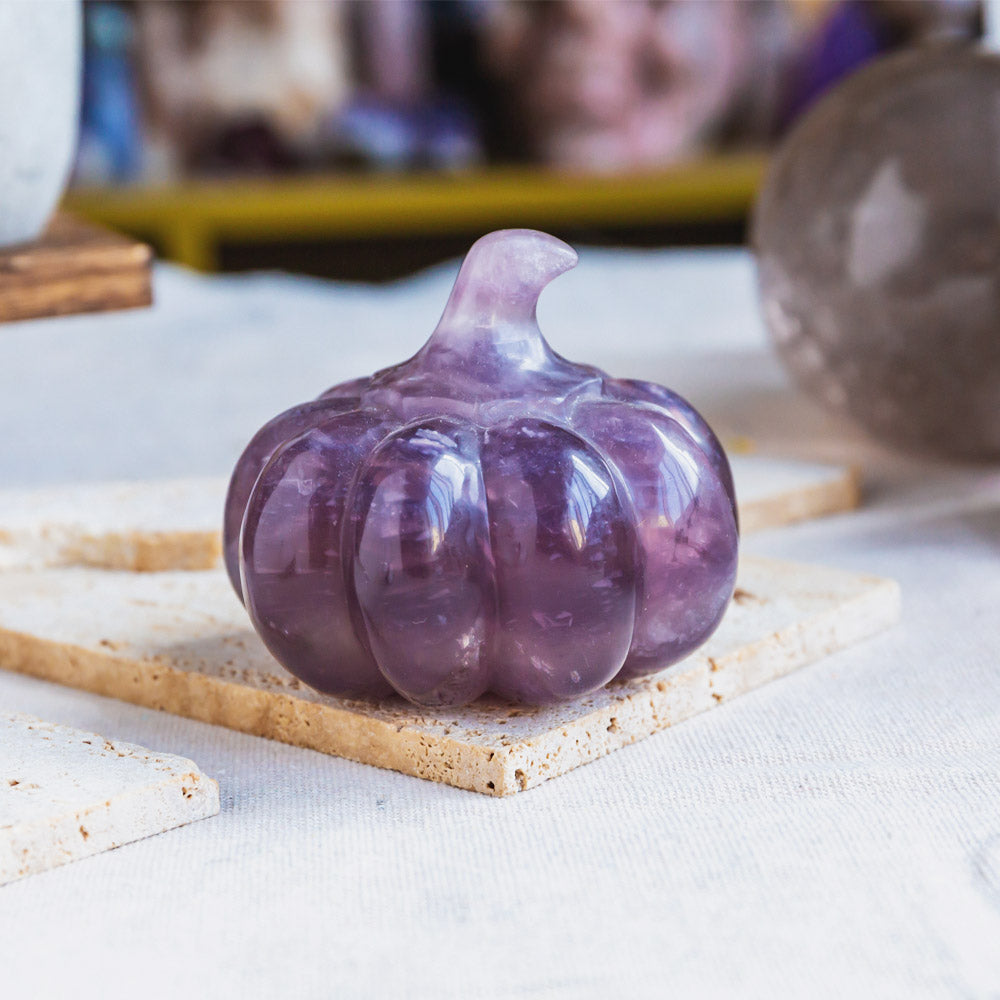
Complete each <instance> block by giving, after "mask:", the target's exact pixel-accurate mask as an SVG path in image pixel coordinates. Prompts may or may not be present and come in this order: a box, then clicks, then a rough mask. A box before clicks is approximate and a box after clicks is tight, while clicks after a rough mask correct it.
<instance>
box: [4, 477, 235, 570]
mask: <svg viewBox="0 0 1000 1000" xmlns="http://www.w3.org/2000/svg"><path fill="white" fill-rule="evenodd" d="M225 489H226V484H225V482H224V481H223V480H221V479H214V478H211V477H205V478H199V479H171V480H159V481H157V480H147V481H140V482H133V483H128V482H123V483H74V484H72V485H67V486H48V487H45V488H43V489H33V490H32V489H9V490H0V570H4V569H8V570H9V569H37V568H41V567H53V566H93V567H95V568H100V569H122V570H133V571H137V572H156V571H163V570H180V569H186V570H195V569H211V568H212V567H213V566H215V565H216V564H217V563H218V561H219V557H220V555H221V551H222V537H221V532H220V521H221V516H222V501H223V498H224V496H225Z"/></svg>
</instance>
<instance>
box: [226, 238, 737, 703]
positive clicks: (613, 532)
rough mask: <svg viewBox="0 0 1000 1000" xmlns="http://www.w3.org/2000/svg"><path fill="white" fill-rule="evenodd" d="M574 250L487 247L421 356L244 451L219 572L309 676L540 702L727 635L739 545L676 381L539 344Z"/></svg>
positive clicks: (714, 460)
mask: <svg viewBox="0 0 1000 1000" xmlns="http://www.w3.org/2000/svg"><path fill="white" fill-rule="evenodd" d="M575 263H576V254H575V253H574V252H573V250H572V249H571V248H570V247H568V246H566V244H564V243H562V242H560V241H559V240H557V239H555V238H553V237H551V236H547V235H545V234H543V233H537V232H533V231H530V230H509V231H505V232H499V233H492V234H490V235H488V236H485V237H483V238H482V239H481V240H479V241H478V242H477V243H476V244H475V245H474V246H473V247H472V249H471V250H470V252H469V254H468V256H467V257H466V259H465V262H464V264H463V266H462V269H461V272H460V274H459V276H458V280H457V281H456V283H455V287H454V289H453V291H452V293H451V297H450V299H449V301H448V304H447V307H446V309H445V311H444V315H443V316H442V318H441V321H440V322H439V324H438V326H437V329H436V330H435V331H434V334H433V335H432V336H431V338H430V340H428V342H427V343H426V344H425V345H424V347H423V348H422V349H421V350H420V351H419V352H418V353H417V354H416V355H415V356H414V357H412V358H411V359H410V360H408V361H405V362H403V363H402V364H400V365H397V366H395V367H393V368H387V369H385V370H383V371H381V372H377V373H376V374H375V375H373V376H372V377H371V378H365V379H359V380H357V381H354V382H348V383H345V384H344V385H340V386H337V387H335V388H333V389H331V390H329V391H328V392H326V393H324V394H323V395H322V396H321V397H320V398H319V399H317V400H315V401H313V402H309V403H305V404H303V405H301V406H297V407H294V408H293V409H291V410H288V411H287V412H285V413H283V414H281V415H280V416H278V417H276V418H275V419H274V420H272V421H271V422H270V423H268V424H267V425H265V426H264V427H263V428H262V429H261V430H260V431H259V432H258V433H257V435H256V436H255V437H254V438H253V440H252V441H251V442H250V444H249V445H248V446H247V449H246V451H245V452H244V453H243V455H242V457H241V458H240V459H239V461H238V463H237V465H236V469H235V471H234V473H233V477H232V482H231V484H230V488H229V495H228V497H227V500H226V512H225V554H226V564H227V568H228V571H229V574H230V578H231V580H232V582H233V586H234V587H235V588H236V590H237V592H238V593H239V594H240V596H241V597H242V599H243V600H244V603H245V604H246V607H247V610H248V611H249V613H250V617H251V618H252V620H253V624H254V626H255V627H256V629H257V631H258V632H259V633H260V635H261V637H262V638H263V640H264V642H265V643H266V644H267V646H268V648H269V649H270V650H271V652H272V653H273V654H274V656H275V657H276V658H277V659H278V660H279V661H280V662H281V663H282V664H284V666H285V667H286V668H287V669H288V670H289V671H291V672H292V673H293V674H295V675H296V676H297V677H299V678H300V679H301V680H303V681H305V682H306V683H307V684H309V685H310V686H312V687H314V688H316V689H318V690H320V691H323V692H327V693H331V694H336V695H341V696H349V697H379V696H383V695H387V694H390V693H391V692H392V691H396V692H398V693H399V694H401V695H403V696H405V697H406V698H409V699H410V700H411V701H414V702H417V703H419V704H423V705H460V704H464V703H466V702H469V701H472V700H473V699H475V698H476V697H478V696H479V695H481V694H483V693H484V692H487V691H492V692H494V693H496V694H498V695H500V696H502V697H505V698H508V699H512V700H515V701H520V702H527V703H530V704H542V703H547V702H552V701H558V700H562V699H569V698H573V697H576V696H578V695H582V694H585V693H587V692H590V691H593V690H595V689H596V688H599V687H600V686H601V685H603V684H606V683H607V682H608V681H610V680H611V679H612V678H615V677H632V676H636V675H640V674H646V673H650V672H652V671H656V670H660V669H662V668H664V667H666V666H668V665H669V664H671V663H674V662H675V661H677V660H679V659H680V658H681V657H683V656H685V655H686V654H687V653H689V652H690V651H691V650H693V649H695V648H696V647H697V646H699V645H700V644H701V643H702V642H704V641H705V639H706V638H707V637H708V636H709V635H710V634H711V633H712V632H713V630H714V629H715V627H716V626H717V625H718V623H719V620H720V618H721V617H722V614H723V612H724V610H725V608H726V606H727V603H728V601H729V598H730V596H731V594H732V590H733V584H734V579H735V573H736V556H737V538H738V531H737V521H736V505H735V499H734V495H733V486H732V478H731V476H730V471H729V465H728V463H727V460H726V457H725V453H724V452H723V450H722V448H721V447H720V445H719V442H718V440H717V439H716V437H715V435H714V434H713V433H712V431H711V430H710V429H709V427H708V426H707V424H706V423H705V421H704V420H703V419H702V418H701V417H700V416H699V415H698V414H697V413H696V412H695V411H694V410H693V409H692V407H691V406H690V405H689V404H687V403H686V402H685V401H684V400H683V399H681V398H680V397H679V396H677V395H675V394H674V393H672V392H671V391H670V390H668V389H665V388H663V387H662V386H658V385H653V384H651V383H646V382H635V381H629V380H619V379H613V378H610V377H609V376H607V375H605V374H604V373H603V372H601V371H599V370H598V369H596V368H592V367H590V366H586V365H577V364H572V363H571V362H569V361H567V360H566V359H565V358H562V357H560V356H559V355H558V354H556V353H555V352H554V351H552V350H551V348H550V347H549V346H548V344H547V343H546V342H545V340H544V338H543V337H542V335H541V333H540V331H539V329H538V325H537V323H536V320H535V305H536V302H537V299H538V296H539V294H540V292H541V290H542V289H543V288H544V286H545V285H546V284H547V283H548V282H549V281H550V280H551V279H552V278H554V277H555V276H556V275H558V274H560V273H562V272H563V271H566V270H568V269H569V268H570V267H572V266H573V265H574V264H575ZM609 335H610V336H627V330H620V331H609Z"/></svg>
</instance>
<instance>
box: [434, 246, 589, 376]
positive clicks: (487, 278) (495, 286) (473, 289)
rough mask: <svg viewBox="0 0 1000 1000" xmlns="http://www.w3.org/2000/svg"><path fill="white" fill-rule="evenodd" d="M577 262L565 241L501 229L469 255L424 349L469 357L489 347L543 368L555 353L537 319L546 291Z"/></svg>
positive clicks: (514, 360)
mask: <svg viewBox="0 0 1000 1000" xmlns="http://www.w3.org/2000/svg"><path fill="white" fill-rule="evenodd" d="M576 262H577V256H576V251H575V250H573V248H572V247H570V246H567V245H566V244H565V243H563V242H562V240H558V239H556V238H555V237H554V236H549V235H547V234H546V233H539V232H536V231H535V230H533V229H502V230H500V231H498V232H495V233H489V234H487V235H486V236H483V237H482V238H481V239H479V240H477V241H476V243H474V244H473V246H472V248H471V249H470V250H469V252H468V254H466V257H465V260H464V261H463V263H462V269H461V271H459V274H458V278H457V279H456V281H455V287H454V288H453V289H452V291H451V296H450V298H449V299H448V304H447V306H445V310H444V314H443V315H442V316H441V320H440V322H439V323H438V325H437V328H436V329H435V331H434V333H433V335H432V336H431V338H430V340H429V341H428V342H427V345H426V349H427V350H429V351H430V352H433V353H436V352H437V351H438V350H443V351H446V352H447V353H448V354H452V355H459V356H465V357H470V356H472V355H473V354H475V353H478V352H479V351H480V350H482V348H483V347H485V346H488V347H489V348H492V350H493V351H495V352H498V353H502V354H504V355H506V356H507V357H508V358H509V359H510V360H511V361H512V362H514V363H517V364H519V365H522V364H527V365H528V366H530V367H533V366H534V365H533V364H532V362H534V364H539V363H541V364H544V362H545V360H546V359H548V358H549V357H550V356H551V351H550V349H549V346H548V344H546V343H545V339H544V338H543V337H542V334H541V331H540V330H539V329H538V323H537V322H536V319H535V307H536V305H537V303H538V296H539V295H541V293H542V289H543V288H545V286H546V285H547V284H548V283H549V282H550V281H551V280H552V279H553V278H555V277H557V276H558V275H560V274H562V273H563V272H564V271H568V270H569V269H570V268H571V267H573V266H574V265H575V264H576Z"/></svg>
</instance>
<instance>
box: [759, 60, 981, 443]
mask: <svg viewBox="0 0 1000 1000" xmlns="http://www.w3.org/2000/svg"><path fill="white" fill-rule="evenodd" d="M752 242H753V246H754V250H755V252H756V256H757V264H758V277H759V284H760V291H761V298H762V305H763V310H764V317H765V321H766V323H767V326H768V327H769V329H770V331H771V334H772V336H773V338H774V341H775V343H776V345H777V348H778V351H779V353H780V355H781V357H782V359H783V360H784V362H785V363H786V364H787V365H788V367H789V368H790V370H791V371H792V373H793V375H794V376H795V377H796V379H797V380H798V382H799V383H800V384H801V385H802V386H803V387H804V388H805V389H806V390H807V391H808V392H809V393H811V394H812V395H813V396H815V397H816V398H818V399H819V400H821V401H823V402H824V403H826V404H828V405H829V406H831V407H833V408H834V409H836V410H839V411H841V412H844V413H847V414H849V415H850V416H851V417H853V418H854V419H855V420H856V421H857V422H859V423H860V424H861V425H862V426H863V427H865V428H866V429H867V430H868V431H869V432H870V433H871V434H872V435H873V436H875V437H877V438H880V439H882V440H884V441H887V442H890V443H893V444H897V445H900V446H903V447H905V448H908V449H917V450H921V451H930V452H934V453H938V454H942V455H947V456H952V457H965V458H979V459H985V458H990V457H996V456H1000V58H997V57H995V56H992V55H989V54H986V53H983V52H980V51H978V50H976V49H973V48H966V47H957V46H956V47H952V46H942V47H935V48H929V49H925V50H917V51H912V52H907V53H904V54H901V55H895V56H892V57H889V58H886V59H882V60H879V61H878V62H876V63H873V64H872V65H871V66H869V67H867V68H865V69H862V70H861V71H859V72H857V73H856V74H854V75H852V76H851V77H849V78H848V79H847V80H846V81H845V82H844V83H842V84H841V85H839V86H838V87H837V88H836V89H835V90H833V91H832V92H831V93H830V94H828V95H827V96H826V97H824V98H823V99H822V100H821V101H820V102H819V103H818V104H817V105H816V106H815V107H814V108H813V109H812V110H811V111H810V112H809V113H808V114H807V115H806V116H805V117H804V118H803V119H802V121H801V122H799V123H798V124H797V126H796V127H795V128H794V130H793V131H792V132H791V134H790V135H789V136H788V138H787V139H786V141H785V142H784V144H783V145H782V147H781V148H780V150H779V151H778V153H777V155H776V157H775V159H774V161H773V164H772V166H771V168H770V171H769V173H768V176H767V178H766V181H765V184H764V186H763V189H762V191H761V194H760V197H759V199H758V203H757V206H756V211H755V216H754V220H753V225H752Z"/></svg>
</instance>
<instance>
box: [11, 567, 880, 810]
mask: <svg viewBox="0 0 1000 1000" xmlns="http://www.w3.org/2000/svg"><path fill="white" fill-rule="evenodd" d="M898 614H899V590H898V587H897V585H896V584H895V583H893V582H892V581H889V580H881V579H876V578H873V577H868V576H860V575H857V574H854V573H846V572H843V571H839V570H831V569H824V568H819V567H814V566H799V565H794V564H790V563H779V562H773V561H770V560H761V559H755V558H745V559H744V560H743V564H742V566H741V569H740V576H739V583H738V589H737V591H736V595H735V599H734V601H733V603H732V605H731V607H730V609H729V611H728V612H727V613H726V616H725V618H724V620H723V622H722V624H721V626H720V627H719V629H718V631H717V632H716V633H715V635H714V636H713V637H712V638H711V639H710V640H709V641H708V643H706V645H705V646H703V647H702V649H701V650H699V651H698V652H697V653H695V654H694V655H692V656H690V657H689V658H688V659H686V660H684V661H683V662H682V663H679V664H676V665H675V666H673V667H671V668H669V669H668V670H666V671H663V672H661V673H659V674H657V675H654V676H651V677H648V678H645V679H643V680H639V681H630V682H625V683H616V684H612V685H610V686H609V687H607V688H605V689H604V690H602V691H598V692H596V693H595V694H593V695H590V696H588V697H586V698H582V699H580V700H578V701H574V702H570V703H567V704H563V705H558V706H555V707H550V708H544V709H532V708H524V707H518V706H514V705H511V704H509V703H501V702H498V701H493V702H490V701H482V702H477V703H476V704H474V705H472V706H469V707H467V708H462V709H442V710H439V711H430V710H423V709H418V708H415V707H414V706H412V705H409V704H408V703H406V702H404V701H402V700H400V699H390V700H387V701H384V702H380V703H369V702H362V701H349V700H344V699H336V698H329V697H326V696H323V695H320V694H317V693H316V692H314V691H312V690H310V689H308V688H306V687H305V686H304V685H303V684H302V683H301V682H299V681H298V680H297V679H296V678H294V677H292V676H291V675H290V674H288V673H287V672H285V671H284V670H283V669H282V668H281V667H280V666H279V665H278V663H277V662H275V660H274V659H273V658H272V657H271V656H270V654H269V653H268V652H267V650H266V649H265V648H264V646H263V644H262V643H261V641H260V640H259V639H258V637H257V635H256V633H254V632H253V630H252V629H251V627H250V625H249V622H248V619H247V616H246V613H245V611H244V610H243V608H242V607H241V605H240V604H239V602H238V601H237V600H236V598H235V597H234V596H233V593H232V591H231V588H230V587H229V584H228V582H227V581H226V579H225V576H224V574H223V573H222V572H221V571H210V572H206V573H157V574H127V573H109V572H100V571H95V570H87V569H66V570H51V571H46V572H34V573H32V572H11V573H4V574H0V666H3V667H5V668H7V669H9V670H15V671H19V672H21V673H25V674H31V675H33V676H35V677H41V678H45V679H47V680H52V681H57V682H59V683H61V684H68V685H72V686H76V687H79V688H83V689H85V690H88V691H95V692H97V693H99V694H103V695H109V696H111V697H115V698H122V699H124V700H125V701H130V702H134V703H135V704H139V705H145V706H148V707H150V708H157V709H162V710H164V711H168V712H174V713H176V714H178V715H184V716H187V717H189V718H192V719H200V720H202V721H204V722H210V723H215V724H217V725H222V726H228V727H230V728H232V729H237V730H241V731H242V732H247V733H253V734H255V735H258V736H266V737H268V738H270V739H276V740H281V741H283V742H286V743H292V744H295V745H297V746H302V747H311V748H312V749H314V750H319V751H322V752H324V753H329V754H335V755H337V756H341V757H347V758H349V759H351V760H356V761H361V762H363V763H367V764H374V765H377V766H379V767H386V768H391V769H393V770H396V771H402V772H403V773H405V774H412V775H415V776H417V777H421V778H428V779H431V780H433V781H440V782H445V783H446V784H450V785H456V786H458V787H460V788H468V789H471V790H473V791H477V792H484V793H486V794H489V795H510V794H512V793H514V792H517V791H520V790H521V789H525V788H531V787H533V786H534V785H538V784H540V783H541V782H543V781H545V780H546V779H547V778H552V777H555V776H556V775H559V774H563V773H564V772H566V771H569V770H570V769H571V768H574V767H577V766H578V765H580V764H584V763H587V762H588V761H591V760H594V759H596V758H598V757H601V756H603V755H604V754H607V753H610V752H611V751H613V750H617V749H618V748H619V747H622V746H624V745H625V744H628V743H633V742H635V741H636V740H639V739H642V738H643V737H646V736H649V735H650V734H651V733H654V732H656V731H657V730H660V729H665V728H666V727H668V726H672V725H674V724H676V723H678V722H681V721H683V720H684V719H687V718H689V717H690V716H692V715H695V714H697V713H698V712H702V711H704V710H705V709H709V708H714V707H715V706H716V705H718V704H719V703H721V702H725V701H729V700H730V699H732V698H735V697H738V696H739V695H741V694H743V693H744V692H746V691H749V690H751V689H753V688H756V687H759V686H760V685H761V684H765V683H767V682H768V681H771V680H774V679H776V678H778V677H781V676H782V675H784V674H787V673H788V672H789V671H791V670H793V669H795V668H796V667H799V666H802V665H803V664H805V663H809V662H811V661H813V660H817V659H819V658H820V657H823V656H826V655H827V654H829V653H833V652H835V651H836V650H839V649H843V648H844V647H846V646H849V645H851V644H852V643H854V642H857V641H858V640H860V639H863V638H865V637H866V636H869V635H872V634H873V633H875V632H878V631H880V630H881V629H884V628H886V627H888V626H889V625H891V624H893V623H894V622H895V621H896V620H897V617H898Z"/></svg>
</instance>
